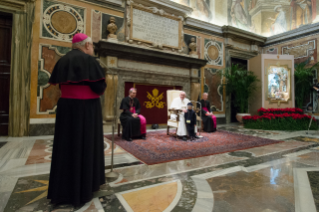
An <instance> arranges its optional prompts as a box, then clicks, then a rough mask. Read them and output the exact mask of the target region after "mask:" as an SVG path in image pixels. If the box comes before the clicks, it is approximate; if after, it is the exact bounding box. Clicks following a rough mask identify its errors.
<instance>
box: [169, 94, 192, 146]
mask: <svg viewBox="0 0 319 212" xmlns="http://www.w3.org/2000/svg"><path fill="white" fill-rule="evenodd" d="M189 102H190V101H189V99H187V98H186V93H185V92H184V91H183V92H181V93H180V95H179V97H177V98H175V99H174V100H173V102H172V104H171V107H170V109H176V110H182V111H183V112H181V113H180V114H179V125H178V130H177V136H180V137H183V140H184V141H186V140H187V138H186V136H187V129H186V123H185V117H184V113H186V112H187V104H188V103H189ZM176 118H177V115H175V114H171V119H173V120H176ZM195 133H197V129H196V128H195ZM196 137H197V136H196Z"/></svg>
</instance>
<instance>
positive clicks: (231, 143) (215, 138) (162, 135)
mask: <svg viewBox="0 0 319 212" xmlns="http://www.w3.org/2000/svg"><path fill="white" fill-rule="evenodd" d="M201 135H202V136H203V138H200V139H196V140H193V141H190V140H188V141H183V140H182V139H178V138H177V139H176V138H175V137H174V136H171V135H167V134H166V131H157V132H150V133H148V134H147V139H146V140H142V139H137V140H133V141H132V142H127V141H125V140H123V139H122V138H120V137H118V136H115V143H116V144H117V145H118V146H120V147H122V148H123V149H124V150H126V151H127V152H129V153H131V154H132V155H134V156H135V157H136V158H138V159H139V160H141V161H143V162H144V163H146V164H148V165H152V164H157V163H164V162H169V161H175V160H182V159H189V158H196V157H202V156H208V155H214V154H220V153H225V152H233V151H237V150H243V149H248V148H252V147H259V146H265V145H269V144H275V143H280V142H283V141H277V140H271V139H266V138H260V137H255V136H249V135H242V134H237V133H233V132H227V131H221V130H218V131H216V132H214V133H201ZM111 137H112V136H110V135H107V136H106V138H107V139H111Z"/></svg>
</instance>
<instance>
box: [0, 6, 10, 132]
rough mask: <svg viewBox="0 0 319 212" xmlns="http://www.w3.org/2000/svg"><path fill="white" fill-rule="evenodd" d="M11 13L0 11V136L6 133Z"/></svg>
mask: <svg viewBox="0 0 319 212" xmlns="http://www.w3.org/2000/svg"><path fill="white" fill-rule="evenodd" d="M11 39H12V15H11V14H7V13H1V12H0V136H1V135H8V123H9V92H10V67H11Z"/></svg>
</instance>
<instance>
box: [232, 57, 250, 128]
mask: <svg viewBox="0 0 319 212" xmlns="http://www.w3.org/2000/svg"><path fill="white" fill-rule="evenodd" d="M231 65H238V66H239V67H241V68H243V69H245V70H247V68H248V61H247V60H242V59H237V58H231ZM234 98H235V96H234V95H233V94H231V99H234ZM230 108H231V115H230V122H238V121H237V119H236V114H237V111H236V110H237V109H236V107H235V106H234V104H233V102H232V104H231V106H230Z"/></svg>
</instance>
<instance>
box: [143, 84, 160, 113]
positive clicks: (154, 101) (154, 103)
mask: <svg viewBox="0 0 319 212" xmlns="http://www.w3.org/2000/svg"><path fill="white" fill-rule="evenodd" d="M152 94H153V95H152ZM152 94H150V93H149V92H147V98H148V99H149V100H150V101H145V102H144V105H145V107H146V108H147V109H151V108H153V107H157V108H159V109H163V108H164V106H165V102H163V101H161V100H162V99H163V98H164V92H163V93H161V94H160V95H158V94H159V91H158V90H157V89H156V88H154V89H153V90H152Z"/></svg>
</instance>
